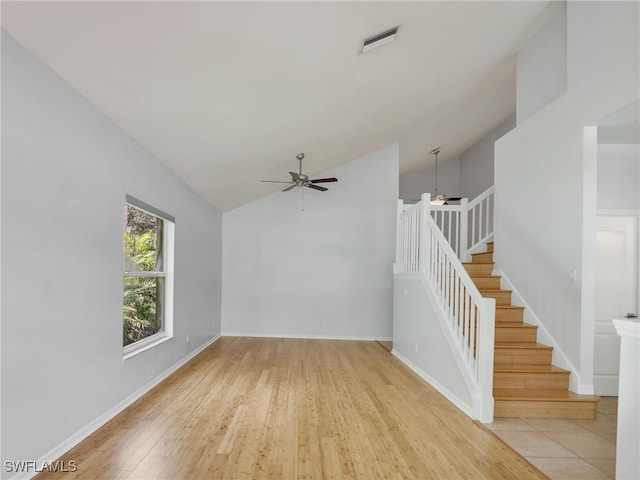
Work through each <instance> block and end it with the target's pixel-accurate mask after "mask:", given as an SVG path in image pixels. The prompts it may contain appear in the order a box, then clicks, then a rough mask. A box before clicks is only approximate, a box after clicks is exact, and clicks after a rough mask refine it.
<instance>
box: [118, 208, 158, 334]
mask: <svg viewBox="0 0 640 480" xmlns="http://www.w3.org/2000/svg"><path fill="white" fill-rule="evenodd" d="M125 213H126V220H125V232H124V258H125V277H124V302H123V338H122V343H123V346H125V347H126V346H127V345H130V344H132V343H134V342H137V341H139V340H142V339H143V338H146V337H149V336H151V335H154V334H156V333H158V332H159V331H161V330H162V329H163V325H162V318H163V315H162V300H163V292H164V277H163V276H162V223H163V221H162V219H160V218H158V217H155V216H153V215H151V214H149V213H146V212H143V211H142V210H139V209H137V208H135V207H132V206H131V205H127V206H126V212H125ZM136 272H138V273H140V272H150V274H148V275H140V274H138V275H136Z"/></svg>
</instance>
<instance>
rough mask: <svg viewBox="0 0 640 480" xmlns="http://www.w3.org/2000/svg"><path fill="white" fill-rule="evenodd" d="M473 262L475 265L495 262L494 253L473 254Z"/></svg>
mask: <svg viewBox="0 0 640 480" xmlns="http://www.w3.org/2000/svg"><path fill="white" fill-rule="evenodd" d="M471 261H472V262H473V263H487V262H493V252H480V253H472V254H471Z"/></svg>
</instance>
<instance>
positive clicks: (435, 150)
mask: <svg viewBox="0 0 640 480" xmlns="http://www.w3.org/2000/svg"><path fill="white" fill-rule="evenodd" d="M429 153H430V154H431V155H435V156H436V192H435V193H436V195H435V196H436V197H437V196H438V154H439V153H440V147H436V148H434V149H433V150H431V151H430V152H429ZM434 198H435V197H434Z"/></svg>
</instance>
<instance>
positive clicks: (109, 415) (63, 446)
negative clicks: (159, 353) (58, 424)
mask: <svg viewBox="0 0 640 480" xmlns="http://www.w3.org/2000/svg"><path fill="white" fill-rule="evenodd" d="M220 337H221V335H217V336H215V337H213V338H212V339H210V340H208V341H206V342H205V343H204V344H202V345H201V346H200V347H198V348H196V349H195V350H194V351H193V352H191V353H189V354H188V355H187V356H186V357H184V358H182V359H181V360H179V361H178V362H177V363H175V364H174V365H172V366H171V367H169V368H168V369H167V370H165V371H164V372H162V373H161V374H160V375H158V376H157V377H155V378H154V379H153V380H151V381H150V382H148V383H147V384H145V385H143V386H142V387H140V388H139V389H138V390H136V391H135V392H133V393H132V394H131V395H129V396H128V397H126V398H125V399H124V400H122V401H121V402H120V403H118V404H117V405H115V406H114V407H112V408H110V409H109V410H107V411H106V412H105V413H103V414H102V415H100V416H99V417H98V418H96V419H95V420H93V421H91V422H90V423H88V424H87V425H85V426H84V427H83V428H81V429H80V430H78V431H77V432H76V433H74V434H73V435H71V436H70V437H68V438H67V439H66V440H64V441H62V442H61V443H59V444H58V445H56V446H55V447H54V448H52V449H51V450H49V451H48V452H47V453H46V454H44V455H43V456H42V457H40V458H39V459H38V460H37V461H36V465H44V464H45V463H47V464H51V463H52V462H55V461H56V460H57V459H58V458H60V457H61V456H62V455H64V454H65V453H66V452H68V451H69V450H71V449H72V448H73V447H75V446H76V445H78V444H79V443H80V442H82V441H83V440H84V439H85V438H87V437H88V436H89V435H91V434H92V433H94V432H95V431H96V430H98V429H99V428H100V427H102V426H103V425H104V424H106V423H107V422H108V421H110V420H111V419H113V418H114V417H115V416H116V415H118V414H119V413H121V412H122V411H123V410H125V409H126V408H127V407H129V406H130V405H132V404H133V403H134V402H135V401H136V400H138V399H139V398H140V397H142V396H143V395H144V394H145V393H147V392H148V391H149V390H151V389H152V388H153V387H155V386H156V385H158V384H159V383H160V382H162V381H163V380H165V379H166V378H167V377H169V376H170V375H171V374H172V373H174V372H175V371H176V370H178V369H179V368H180V367H182V366H183V365H185V364H186V363H187V362H189V361H190V360H192V359H193V358H194V357H196V356H197V355H198V354H199V353H201V352H202V351H203V350H204V349H205V348H207V347H208V346H210V345H212V344H213V343H215V342H216V341H217V340H218V339H219V338H220ZM38 473H40V472H37V471H33V472H24V473H17V474H16V475H14V476H12V477H10V480H29V479H31V478H33V477H34V476H36V475H37V474H38Z"/></svg>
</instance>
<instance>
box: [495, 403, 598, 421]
mask: <svg viewBox="0 0 640 480" xmlns="http://www.w3.org/2000/svg"><path fill="white" fill-rule="evenodd" d="M597 405H598V404H597V402H562V401H553V400H541V401H535V400H522V401H520V400H496V401H495V403H494V414H493V415H494V417H496V418H512V417H520V418H579V419H593V418H596V411H597Z"/></svg>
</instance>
